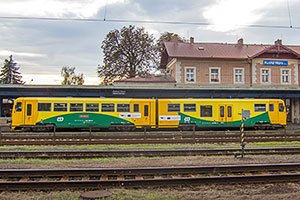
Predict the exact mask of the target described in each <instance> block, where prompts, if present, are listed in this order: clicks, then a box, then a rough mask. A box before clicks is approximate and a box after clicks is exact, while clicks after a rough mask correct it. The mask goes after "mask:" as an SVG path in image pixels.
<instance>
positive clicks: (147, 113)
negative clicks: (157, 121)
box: [144, 105, 149, 117]
mask: <svg viewBox="0 0 300 200" xmlns="http://www.w3.org/2000/svg"><path fill="white" fill-rule="evenodd" d="M144 116H145V117H148V116H149V106H148V105H144Z"/></svg>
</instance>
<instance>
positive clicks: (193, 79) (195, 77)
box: [160, 38, 300, 123]
mask: <svg viewBox="0 0 300 200" xmlns="http://www.w3.org/2000/svg"><path fill="white" fill-rule="evenodd" d="M299 63H300V46H293V45H283V44H282V40H276V41H275V42H274V44H267V45H266V44H244V41H243V39H239V40H238V41H237V43H235V44H228V43H195V42H194V39H193V38H190V42H178V41H172V42H165V43H164V51H163V53H162V56H161V66H160V67H161V68H162V69H164V70H165V71H166V72H167V74H169V75H171V76H172V77H174V78H175V80H176V84H177V85H186V86H193V87H199V86H200V87H203V86H211V87H234V88H236V90H239V88H242V87H246V88H249V89H251V88H261V89H262V90H269V89H270V88H278V89H280V90H282V89H284V88H286V89H290V88H299ZM237 92H238V91H237ZM285 101H286V104H287V106H288V108H289V118H290V120H291V121H294V122H296V123H299V117H300V106H299V105H300V98H288V97H287V98H285Z"/></svg>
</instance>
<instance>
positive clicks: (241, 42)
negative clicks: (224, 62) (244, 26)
mask: <svg viewBox="0 0 300 200" xmlns="http://www.w3.org/2000/svg"><path fill="white" fill-rule="evenodd" d="M243 44H244V39H243V38H240V39H239V40H238V45H240V46H243Z"/></svg>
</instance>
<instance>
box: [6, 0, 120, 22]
mask: <svg viewBox="0 0 300 200" xmlns="http://www.w3.org/2000/svg"><path fill="white" fill-rule="evenodd" d="M124 2H125V0H109V1H106V0H85V1H75V0H74V1H63V0H27V1H4V2H3V1H1V2H0V14H1V15H4V16H6V15H9V16H27V17H63V16H72V17H82V18H85V17H93V16H95V15H96V14H97V12H98V11H99V9H100V8H102V7H104V6H105V5H106V3H107V4H114V3H124Z"/></svg>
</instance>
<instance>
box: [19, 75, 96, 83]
mask: <svg viewBox="0 0 300 200" xmlns="http://www.w3.org/2000/svg"><path fill="white" fill-rule="evenodd" d="M22 81H25V84H26V85H61V82H62V81H63V77H62V76H61V75H60V74H49V73H47V74H22ZM99 83H100V79H99V77H97V76H89V77H88V78H87V77H84V85H99Z"/></svg>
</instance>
